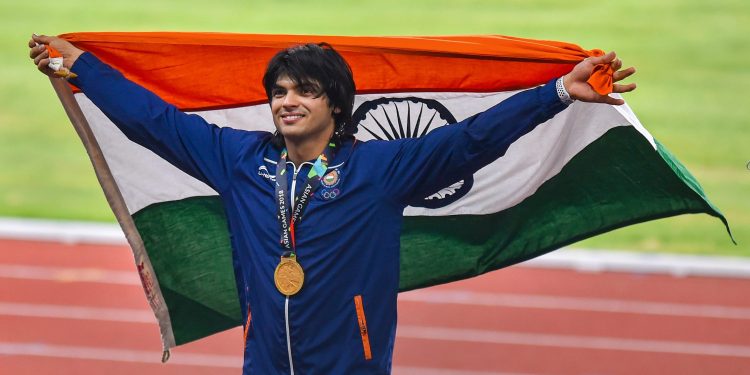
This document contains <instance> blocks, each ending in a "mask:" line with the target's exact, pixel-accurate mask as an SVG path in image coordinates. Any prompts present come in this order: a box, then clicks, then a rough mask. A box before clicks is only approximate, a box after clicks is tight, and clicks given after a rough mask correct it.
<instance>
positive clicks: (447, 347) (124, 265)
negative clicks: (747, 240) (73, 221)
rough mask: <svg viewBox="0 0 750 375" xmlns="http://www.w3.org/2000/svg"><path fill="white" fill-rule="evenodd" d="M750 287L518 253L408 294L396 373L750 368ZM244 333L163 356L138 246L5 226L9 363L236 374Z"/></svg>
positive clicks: (1, 253)
mask: <svg viewBox="0 0 750 375" xmlns="http://www.w3.org/2000/svg"><path fill="white" fill-rule="evenodd" d="M749 296H750V279H747V278H744V279H743V278H721V277H695V276H690V277H674V276H669V275H664V274H647V273H624V272H621V273H615V272H579V271H575V270H570V269H545V268H532V267H512V268H509V269H506V270H501V271H497V272H492V273H490V274H488V275H485V276H482V277H478V278H474V279H471V280H467V281H463V282H457V283H452V284H448V285H444V286H440V287H435V288H429V289H425V290H421V291H416V292H409V293H404V294H402V295H401V296H400V297H399V328H398V334H397V340H396V353H395V357H394V374H416V375H422V374H436V375H454V374H466V375H497V374H504V375H530V374H681V375H688V374H722V375H724V374H750V298H749ZM370 329H375V328H374V327H370ZM241 341H242V332H241V330H240V329H239V328H237V329H234V330H231V331H227V332H223V333H221V334H218V335H215V336H213V337H210V338H207V339H204V340H201V341H199V342H196V343H191V344H188V345H185V346H182V347H178V348H176V349H174V350H173V351H172V358H171V359H170V361H169V362H168V363H167V364H162V363H160V361H159V360H160V357H161V343H160V339H159V334H158V328H157V326H156V322H155V319H154V317H153V315H152V314H151V312H150V310H149V309H148V306H147V304H146V300H145V298H144V296H143V291H142V289H141V287H140V284H139V281H138V276H137V274H136V272H135V271H134V266H133V264H132V256H131V254H130V251H129V249H128V248H127V247H125V246H122V245H90V244H87V245H80V244H79V245H70V244H60V243H54V242H32V241H22V240H0V374H21V373H28V374H138V375H149V374H209V373H210V374H238V373H239V368H240V365H241V362H242V361H241V351H242V342H241Z"/></svg>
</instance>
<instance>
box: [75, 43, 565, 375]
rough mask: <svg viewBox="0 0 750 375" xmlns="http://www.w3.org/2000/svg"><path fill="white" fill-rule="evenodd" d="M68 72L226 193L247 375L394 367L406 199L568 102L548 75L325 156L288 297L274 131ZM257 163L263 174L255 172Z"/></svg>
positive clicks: (129, 131) (449, 179)
mask: <svg viewBox="0 0 750 375" xmlns="http://www.w3.org/2000/svg"><path fill="white" fill-rule="evenodd" d="M72 71H73V72H75V73H76V74H78V78H76V79H74V80H73V81H72V82H73V83H74V84H75V85H76V86H78V87H79V88H80V89H81V90H82V91H83V92H84V93H85V94H86V95H87V96H88V97H89V98H90V99H91V100H92V101H93V102H94V103H95V104H96V105H97V106H98V107H99V108H100V109H101V110H102V111H103V112H104V113H105V114H106V115H107V116H108V117H109V118H110V119H111V120H112V121H113V122H114V123H115V124H116V125H117V126H118V127H119V128H120V129H121V130H122V131H123V132H124V133H125V135H127V137H128V138H129V139H131V140H132V141H134V142H137V143H138V144H140V145H142V146H144V147H146V148H148V149H150V150H152V151H153V152H155V153H156V154H158V155H159V156H161V157H162V158H164V159H166V160H167V161H168V162H170V163H172V164H173V165H175V166H176V167H178V168H180V169H181V170H183V171H184V172H186V173H188V174H189V175H191V176H193V177H195V178H197V179H199V180H201V181H203V182H205V183H207V184H208V185H209V186H211V187H212V188H213V189H215V190H216V191H217V192H219V194H220V195H221V198H222V201H223V204H224V207H225V209H226V214H227V220H228V224H229V231H230V233H231V241H232V247H233V254H234V264H235V276H236V278H237V280H238V285H240V288H239V291H240V296H239V299H240V301H241V304H242V309H243V313H244V314H245V315H244V316H245V318H246V317H247V313H248V308H249V310H250V311H251V316H252V320H251V323H250V327H249V332H248V337H247V342H246V350H245V363H244V373H245V374H290V373H296V374H304V375H312V374H388V373H390V369H391V358H392V354H393V344H394V339H395V336H396V298H397V291H398V285H399V238H400V234H401V223H402V212H403V210H404V208H405V207H406V206H407V204H408V202H410V201H412V200H413V199H416V198H422V197H425V196H428V195H430V194H432V193H434V192H435V191H437V190H439V189H440V188H442V187H444V186H447V185H450V184H451V183H453V182H455V181H458V180H461V179H462V178H463V177H464V176H469V175H471V174H473V173H474V172H475V171H477V170H478V169H480V168H481V167H483V166H484V165H486V164H488V163H490V162H492V161H493V160H495V159H497V158H498V157H500V156H502V155H503V154H504V153H505V151H506V149H507V148H508V146H509V145H510V144H511V143H512V142H513V141H515V140H516V139H518V138H519V137H521V136H522V135H524V134H526V133H527V132H529V131H530V130H531V129H533V128H534V127H535V126H536V125H538V124H540V123H542V122H544V121H546V120H548V119H549V118H551V117H552V116H554V115H555V114H557V113H558V112H560V111H561V110H563V109H564V108H565V105H564V104H562V103H561V102H560V100H559V98H558V96H557V93H556V91H555V87H554V81H552V82H551V83H548V84H547V85H545V86H541V87H537V88H534V89H531V90H527V91H524V92H521V93H519V94H517V95H515V96H513V97H511V98H510V99H508V100H506V101H503V102H502V103H500V104H498V105H496V106H495V107H493V108H491V109H489V110H487V111H485V112H483V113H480V114H478V115H475V116H472V117H470V118H468V119H466V120H463V121H461V122H459V123H457V124H454V125H446V126H443V127H440V128H438V129H436V130H434V131H432V132H430V133H429V134H427V135H426V136H424V137H422V138H413V139H400V140H395V141H368V142H345V143H344V144H342V145H340V146H339V147H338V148H337V152H336V155H335V157H334V160H333V161H331V162H330V163H329V170H336V171H337V173H338V175H339V178H338V181H337V182H336V186H335V189H336V190H337V192H338V194H336V195H335V197H333V198H332V197H331V196H332V194H330V192H331V191H332V189H327V188H326V187H325V186H322V188H321V189H318V191H317V192H316V193H315V195H314V197H313V199H312V201H311V202H310V204H309V206H308V207H307V210H306V212H305V215H304V217H303V220H302V222H300V223H298V225H297V228H296V232H297V256H298V260H299V262H300V264H301V265H302V267H303V268H304V270H305V284H304V287H303V288H302V290H301V291H300V293H298V294H297V295H294V296H292V297H290V298H288V299H287V298H286V297H285V296H283V295H282V294H280V293H279V292H278V291H277V290H276V287H275V286H274V281H273V272H274V269H275V267H276V265H277V264H278V262H279V258H280V256H281V253H282V249H281V246H280V245H279V236H280V232H279V226H278V222H277V219H276V210H277V207H276V203H275V200H274V182H273V181H272V178H271V176H273V174H274V171H275V170H276V161H277V160H278V159H279V152H280V150H279V149H277V148H275V147H274V146H273V145H272V144H271V142H270V141H271V134H270V133H267V132H259V131H255V132H250V131H242V130H236V129H231V128H219V127H217V126H215V125H212V124H208V123H206V121H205V120H203V118H201V117H199V116H197V115H187V114H185V113H182V112H180V111H179V110H178V109H177V108H175V107H174V106H172V105H170V104H168V103H166V102H164V101H163V100H161V99H160V98H158V97H157V96H156V95H154V94H152V93H151V92H149V91H147V90H146V89H144V88H142V87H140V86H138V85H136V84H134V83H132V82H130V81H128V80H127V79H125V78H124V77H123V76H122V75H121V74H120V73H119V72H117V71H115V70H114V69H112V68H111V67H109V66H107V65H105V64H103V63H102V62H100V61H99V60H98V59H97V58H96V57H95V56H93V55H92V54H90V53H85V54H83V55H82V56H81V57H80V58H79V59H78V60H77V61H76V63H75V65H74V66H73V69H72ZM260 166H266V169H267V170H268V171H269V174H270V176H269V174H259V173H258V171H259V167H260ZM310 166H311V163H304V164H302V165H300V166H294V165H293V164H292V163H291V162H289V163H287V165H286V166H284V167H285V168H287V169H288V172H289V173H287V174H286V175H287V176H289V185H288V186H290V190H294V189H299V188H301V187H302V186H304V181H305V178H306V176H307V172H308V170H309V168H310ZM293 180H295V181H294V182H292V181H293ZM326 191H328V192H329V194H328V195H327V196H326V197H324V196H323V195H324V194H325V192H326ZM295 194H296V191H294V192H291V194H290V195H292V196H294V195H295ZM242 286H245V287H242ZM355 297H356V298H355ZM355 300H358V301H359V302H361V309H357V306H356V305H357V302H355ZM358 310H359V311H358ZM361 315H364V318H365V320H366V333H367V335H365V334H364V333H365V332H364V329H363V328H365V327H361V324H360V319H358V318H359V317H361ZM361 328H362V329H361ZM287 338H288V339H287ZM368 344H369V345H368ZM366 346H369V351H370V354H371V358H369V359H368V358H366V355H365V353H366Z"/></svg>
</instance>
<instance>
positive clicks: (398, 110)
mask: <svg viewBox="0 0 750 375" xmlns="http://www.w3.org/2000/svg"><path fill="white" fill-rule="evenodd" d="M62 37H63V38H65V39H67V40H69V41H71V42H73V43H74V44H75V45H76V46H77V47H79V48H82V49H84V50H86V51H90V52H92V53H94V54H95V55H96V56H97V57H98V58H100V59H101V60H102V61H104V62H105V63H107V64H109V65H111V66H113V67H114V68H116V69H118V70H120V71H121V72H122V73H123V74H124V75H125V76H126V77H128V78H129V79H131V80H133V81H134V82H136V83H138V84H140V85H142V86H144V87H146V88H147V89H149V90H151V91H152V92H154V93H156V94H157V95H159V96H161V97H162V98H163V99H165V100H166V101H168V102H170V103H172V104H174V105H176V106H177V107H178V108H180V109H182V110H184V111H187V112H192V113H195V114H197V115H199V116H202V117H204V118H205V119H206V120H208V121H209V122H212V123H215V124H217V125H219V126H230V127H234V128H240V129H247V130H266V131H273V129H274V126H273V122H272V118H271V114H270V109H269V106H268V103H267V98H266V96H265V92H264V89H263V87H262V85H261V78H262V76H263V73H264V71H265V65H266V63H267V61H268V60H269V59H270V58H271V56H272V55H273V54H275V53H276V52H277V51H278V50H280V49H282V48H286V47H289V46H291V45H294V44H300V43H320V42H325V43H328V44H330V45H332V46H333V47H334V48H336V50H337V51H339V52H340V53H341V54H342V55H343V56H344V58H345V59H346V60H347V61H348V62H349V64H350V65H351V67H352V71H353V73H354V78H355V81H356V83H357V89H358V90H357V96H356V98H355V105H354V116H353V117H354V120H355V121H356V122H357V123H358V133H357V134H356V136H357V138H359V139H361V140H363V141H366V140H369V139H398V138H405V137H420V136H423V135H424V134H427V133H428V132H430V131H432V130H434V129H435V128H438V127H440V126H443V125H446V124H449V123H453V122H456V121H460V120H462V119H464V118H467V117H469V116H472V115H474V114H476V113H478V112H481V111H483V110H485V109H487V108H489V107H491V106H492V105H494V104H496V103H498V102H500V101H503V100H505V99H507V98H508V97H510V96H511V95H513V94H514V93H515V92H517V91H518V90H523V89H526V88H530V87H534V86H537V85H540V84H543V83H544V82H547V81H548V80H550V79H552V78H555V77H559V76H562V75H564V74H565V73H567V72H568V71H570V70H571V69H572V68H573V66H575V64H577V63H578V62H579V61H581V60H583V59H584V58H586V57H589V56H600V55H601V54H602V53H603V52H602V51H600V50H591V51H588V50H584V49H582V48H580V47H579V46H576V45H574V44H569V43H563V42H556V41H540V40H530V39H522V38H514V37H506V36H446V37H343V36H299V35H244V34H219V33H74V34H65V35H62ZM611 73H612V71H611V69H610V68H609V67H606V66H602V67H600V68H599V69H597V74H596V75H595V76H593V77H592V79H591V80H590V83H591V84H592V86H593V87H595V89H596V90H597V91H599V92H601V93H607V92H611V86H612V78H611ZM55 87H56V90H57V91H58V94H59V95H60V97H61V100H62V101H63V104H64V106H65V107H66V110H67V111H68V114H69V115H70V117H71V121H73V123H74V125H75V126H76V129H77V130H78V131H79V134H81V137H82V139H83V140H84V145H85V146H86V148H87V151H88V152H89V155H90V156H91V158H92V161H93V163H94V166H95V170H96V173H97V176H98V177H99V180H100V182H101V183H102V186H103V188H104V191H105V194H106V195H107V198H108V200H109V201H110V204H111V205H112V207H113V211H114V212H115V215H116V216H117V218H118V221H119V222H120V224H121V225H122V227H123V229H124V231H125V232H126V235H127V237H128V241H129V242H130V244H131V247H132V248H133V253H134V258H135V263H136V267H137V270H138V272H139V274H140V276H141V281H142V284H143V288H144V291H145V293H146V295H147V297H148V300H149V303H150V305H151V307H152V309H153V310H154V312H155V314H156V317H157V319H158V321H159V324H160V329H161V333H162V340H163V344H164V347H165V350H166V349H169V348H171V347H174V346H176V345H180V344H183V343H186V342H189V341H192V340H196V339H200V338H202V337H205V336H208V335H211V334H213V333H216V332H219V331H222V330H225V329H229V328H232V327H235V326H238V325H241V324H242V323H243V322H242V321H241V320H242V319H241V306H240V305H239V299H238V290H237V288H238V285H237V283H236V282H235V280H234V272H233V259H232V249H231V246H230V241H229V236H230V234H229V230H228V228H227V222H226V218H225V214H224V211H223V208H222V204H221V201H220V198H219V196H218V194H217V193H216V192H215V191H213V190H212V189H211V188H209V187H208V186H206V185H205V184H203V183H202V182H200V181H198V180H195V179H194V178H192V177H190V176H188V175H187V174H185V173H184V172H182V171H180V170H178V169H177V168H175V167H173V166H171V165H169V164H168V163H166V162H165V161H164V160H162V159H160V158H159V157H158V156H156V155H155V154H153V153H152V152H151V151H148V150H146V149H144V148H143V147H141V146H139V145H137V144H135V143H133V142H131V141H129V140H128V139H127V138H126V137H125V136H124V135H123V134H122V133H121V132H120V131H119V130H118V129H117V128H116V127H115V126H114V124H113V123H112V122H111V121H110V120H109V119H108V118H107V117H106V116H105V115H104V114H103V113H102V112H101V111H100V110H99V109H98V108H97V107H96V106H95V105H94V104H93V103H92V102H91V101H90V100H88V99H87V98H86V96H85V94H84V93H81V92H80V91H78V90H77V89H76V88H75V87H68V86H66V85H62V84H59V83H56V84H55ZM71 89H72V91H71ZM258 174H260V175H267V176H269V178H270V176H272V175H273V174H274V171H273V170H268V168H267V167H266V166H259V167H258ZM683 213H707V214H709V215H713V216H715V217H717V218H719V219H721V220H722V221H723V222H724V223H725V224H726V220H725V219H724V217H723V216H722V214H721V213H720V212H719V210H718V209H717V208H716V207H714V206H713V205H712V204H711V203H710V202H709V201H708V199H707V198H706V196H705V194H704V193H703V191H702V190H701V188H700V185H699V184H698V183H697V181H696V180H695V178H693V177H692V176H691V175H690V174H689V172H688V171H687V169H685V168H684V166H682V165H681V164H680V162H679V161H677V159H676V158H675V157H674V156H673V155H671V154H670V153H669V152H668V151H667V150H666V149H665V148H664V147H663V145H661V144H660V143H659V142H658V141H656V140H655V139H654V138H653V137H652V136H651V135H650V134H649V133H648V131H647V130H646V129H645V128H644V127H643V126H642V125H641V123H640V122H639V121H638V119H637V117H636V116H635V114H634V113H633V112H632V111H631V110H630V108H629V107H628V106H627V105H624V106H620V107H615V106H609V105H601V104H587V103H574V104H573V105H571V106H570V107H569V108H568V109H567V110H565V111H564V112H562V113H560V114H559V115H557V116H555V117H554V118H552V119H551V120H549V121H547V123H545V124H542V125H540V126H539V127H537V128H535V129H534V130H533V131H532V132H530V133H529V134H527V135H526V136H524V137H522V138H521V139H519V140H518V141H517V142H516V143H514V144H513V145H512V146H511V147H510V148H509V149H508V151H507V153H506V154H505V155H504V156H503V157H501V158H500V159H498V160H496V161H495V162H493V163H491V164H490V165H488V166H486V167H485V168H483V169H481V170H479V171H478V172H477V173H475V174H474V175H473V176H470V177H467V178H466V179H464V180H462V181H459V182H457V183H455V184H453V185H451V186H446V187H445V188H444V189H443V190H441V191H440V192H437V193H435V194H433V195H431V196H429V197H425V199H423V200H420V201H417V202H414V203H413V204H412V205H411V206H410V207H408V208H407V209H406V210H405V212H404V215H405V218H404V228H403V232H402V236H401V270H400V289H401V290H402V291H403V290H410V289H415V288H421V287H427V286H430V285H436V284H440V283H445V282H449V281H453V280H459V279H463V278H468V277H472V276H476V275H479V274H482V273H485V272H488V271H492V270H496V269H499V268H502V267H506V266H509V265H512V264H515V263H518V262H521V261H524V260H527V259H531V258H533V257H536V256H539V255H542V254H544V253H546V252H549V251H552V250H554V249H557V248H559V247H562V246H565V245H567V244H570V243H573V242H575V241H578V240H581V239H584V238H587V237H590V236H594V235H597V234H600V233H603V232H606V231H609V230H613V229H616V228H619V227H622V226H626V225H630V224H634V223H639V222H643V221H647V220H652V219H656V218H662V217H668V216H673V215H678V214H683ZM250 287H252V286H250Z"/></svg>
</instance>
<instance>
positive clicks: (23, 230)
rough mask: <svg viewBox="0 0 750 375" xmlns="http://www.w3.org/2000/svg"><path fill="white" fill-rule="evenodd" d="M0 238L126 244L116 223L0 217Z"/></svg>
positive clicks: (69, 242) (70, 242)
mask: <svg viewBox="0 0 750 375" xmlns="http://www.w3.org/2000/svg"><path fill="white" fill-rule="evenodd" d="M0 238H10V239H16V240H30V241H54V242H62V243H68V244H77V243H94V244H111V245H127V243H128V242H127V240H126V239H125V235H124V234H123V233H122V229H120V226H119V225H117V224H111V223H94V222H81V221H60V220H43V219H22V218H12V217H0Z"/></svg>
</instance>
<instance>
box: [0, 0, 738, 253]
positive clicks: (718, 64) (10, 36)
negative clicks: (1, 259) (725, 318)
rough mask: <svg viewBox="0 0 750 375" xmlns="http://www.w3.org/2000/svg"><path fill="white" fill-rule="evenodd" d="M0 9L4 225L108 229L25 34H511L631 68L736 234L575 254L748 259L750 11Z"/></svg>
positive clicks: (383, 5) (617, 5)
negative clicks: (24, 220) (48, 223)
mask: <svg viewBox="0 0 750 375" xmlns="http://www.w3.org/2000/svg"><path fill="white" fill-rule="evenodd" d="M210 4H213V3H211V2H205V1H200V2H199V1H192V0H189V1H186V0H182V1H176V0H169V1H164V0H163V1H153V0H152V1H142V0H133V1H130V2H127V3H122V4H117V3H94V2H93V1H92V2H87V1H82V0H69V1H66V2H64V3H60V4H56V5H50V4H46V3H38V2H37V3H35V2H11V1H8V0H4V1H1V2H0V35H2V36H1V37H0V58H2V62H3V64H2V66H0V84H1V86H0V171H1V173H0V216H24V217H47V218H61V219H76V220H97V221H112V220H113V216H112V214H111V213H110V211H109V208H108V207H107V204H106V202H105V200H104V196H103V194H102V193H101V191H100V190H99V187H98V184H97V182H96V178H95V176H94V174H93V172H92V168H91V166H90V164H89V162H88V159H87V157H86V155H85V152H84V151H83V148H82V147H81V145H80V142H79V141H78V138H77V136H76V135H75V133H74V131H73V129H72V127H71V126H70V124H69V122H68V120H67V117H66V116H65V114H64V113H63V111H62V108H61V106H60V104H59V103H58V101H57V99H56V98H55V96H54V93H53V91H52V89H51V87H50V85H49V82H48V81H47V79H46V78H45V77H43V76H42V75H41V74H39V73H37V72H36V70H35V69H34V67H33V66H32V64H31V63H30V62H29V60H28V57H27V54H28V50H27V48H26V47H25V44H26V42H27V40H28V38H29V35H30V34H31V33H32V32H37V33H46V34H59V33H65V32H75V31H163V30H184V31H226V32H243V33H287V34H297V33H299V34H334V35H366V34H370V35H447V34H506V35H513V36H522V37H530V38H541V39H553V40H563V41H569V42H574V43H577V44H580V45H582V46H583V47H585V48H601V49H605V50H610V49H614V50H616V51H617V52H618V53H619V55H620V56H621V57H622V58H623V59H624V60H625V62H626V64H628V65H635V66H637V67H638V70H639V72H638V74H637V75H636V78H635V79H634V80H635V81H637V82H638V85H639V88H638V90H637V91H636V92H635V93H633V94H630V95H628V96H627V99H628V102H629V104H630V105H631V106H632V107H633V109H634V110H635V112H636V113H637V114H638V115H639V118H640V119H641V122H642V123H643V124H644V125H645V126H646V127H647V128H648V129H649V130H650V131H651V132H652V134H653V135H654V136H655V137H656V138H657V139H659V140H660V142H661V143H662V144H664V145H666V146H667V147H668V148H669V150H670V151H671V152H672V153H673V154H675V155H677V156H678V157H679V158H680V160H681V161H682V162H683V163H684V164H685V165H686V166H687V167H688V169H689V170H691V172H693V174H694V175H695V176H696V177H697V178H698V180H699V181H701V183H702V184H703V186H704V188H705V191H706V193H707V194H708V196H709V198H711V200H712V201H713V202H714V203H715V204H716V205H717V206H718V207H719V208H720V209H721V210H722V211H723V212H724V214H725V215H726V216H727V218H728V219H729V221H730V224H731V225H732V230H733V232H734V234H735V238H736V239H737V241H738V242H739V243H740V245H739V246H734V245H732V244H731V242H730V241H729V239H728V237H727V236H726V234H725V232H724V229H723V227H722V225H721V224H720V223H719V221H718V220H716V219H713V218H711V217H709V216H707V215H688V216H682V217H677V218H671V219H666V220H660V221H657V222H653V223H646V224H641V225H636V226H633V227H629V228H626V229H621V230H618V231H615V232H612V233H610V234H606V235H602V236H599V237H596V238H593V239H590V240H586V241H584V242H582V243H580V244H579V246H586V247H601V248H623V249H637V250H643V251H671V252H686V253H708V254H728V255H742V256H749V255H750V251H748V249H749V247H748V245H747V244H748V243H749V242H750V199H748V193H750V171H748V170H747V169H746V167H745V165H746V164H747V163H748V161H750V128H749V127H748V126H749V125H748V120H750V115H748V113H749V112H748V108H747V107H746V105H747V103H746V102H747V98H748V94H747V92H748V87H750V70H748V69H747V66H748V65H749V63H750V48H749V47H750V38H748V37H747V35H750V3H748V2H747V1H744V0H738V1H730V0H719V1H715V2H703V1H678V0H672V1H669V0H667V1H653V0H632V1H620V2H603V1H574V2H571V1H525V0H514V1H502V2H500V1H476V0H475V1H470V0H463V1H456V0H451V1H438V0H412V1H409V2H406V1H396V0H379V1H315V2H312V1H299V0H287V1H284V2H276V1H264V2H258V1H223V2H220V3H217V4H218V5H217V6H213V7H211V6H209V5H210Z"/></svg>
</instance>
